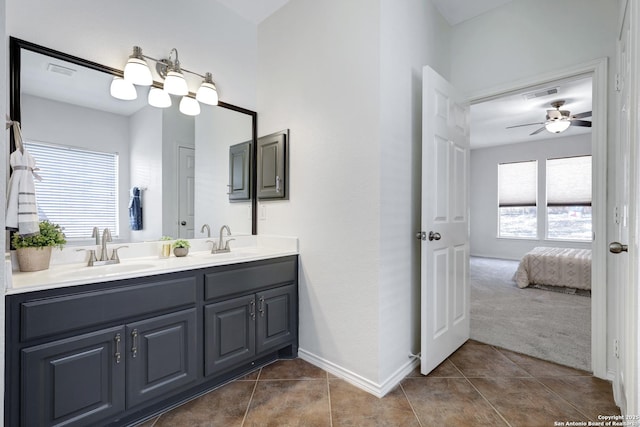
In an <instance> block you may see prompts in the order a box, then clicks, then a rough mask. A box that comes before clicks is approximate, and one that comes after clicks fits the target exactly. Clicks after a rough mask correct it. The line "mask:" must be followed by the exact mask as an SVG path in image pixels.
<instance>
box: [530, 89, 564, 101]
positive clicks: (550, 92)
mask: <svg viewBox="0 0 640 427" xmlns="http://www.w3.org/2000/svg"><path fill="white" fill-rule="evenodd" d="M556 93H558V88H557V87H553V88H550V89H543V90H538V91H535V92H529V93H525V94H523V95H522V97H523V98H524V99H525V101H528V100H530V99H535V98H542V97H543V96H550V95H555V94H556Z"/></svg>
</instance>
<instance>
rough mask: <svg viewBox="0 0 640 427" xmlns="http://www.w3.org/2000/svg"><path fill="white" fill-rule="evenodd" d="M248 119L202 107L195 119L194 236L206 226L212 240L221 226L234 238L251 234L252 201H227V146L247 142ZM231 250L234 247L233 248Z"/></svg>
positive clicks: (199, 235) (248, 138)
mask: <svg viewBox="0 0 640 427" xmlns="http://www.w3.org/2000/svg"><path fill="white" fill-rule="evenodd" d="M252 133H253V128H252V120H251V116H249V115H247V114H242V113H239V112H237V111H233V110H227V109H224V108H215V107H208V106H207V107H204V106H203V108H202V113H201V114H200V115H199V116H197V117H196V120H195V140H196V153H197V156H196V171H195V173H196V184H195V205H196V206H195V229H194V230H195V235H196V237H206V235H203V234H201V233H200V229H201V227H202V225H203V224H209V226H210V227H211V232H212V235H211V237H212V238H214V237H216V236H217V234H216V233H217V231H218V230H220V227H221V226H222V225H223V224H226V225H228V226H229V227H230V228H231V232H232V233H233V234H234V235H240V234H251V202H233V203H231V202H229V196H228V195H227V192H228V191H229V187H228V186H227V185H228V184H229V146H231V145H235V144H239V143H241V142H245V141H249V140H251V138H252ZM231 247H233V244H232V246H231Z"/></svg>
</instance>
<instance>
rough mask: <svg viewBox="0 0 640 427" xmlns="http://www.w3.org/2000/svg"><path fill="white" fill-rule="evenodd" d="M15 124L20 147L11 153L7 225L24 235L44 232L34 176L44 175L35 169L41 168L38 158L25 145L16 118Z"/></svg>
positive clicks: (13, 123)
mask: <svg viewBox="0 0 640 427" xmlns="http://www.w3.org/2000/svg"><path fill="white" fill-rule="evenodd" d="M11 125H12V126H13V138H14V142H15V145H16V151H14V152H13V153H11V157H9V164H10V165H11V169H12V170H13V173H12V174H11V178H10V179H9V190H8V193H7V211H6V228H7V229H9V230H18V233H20V234H21V235H23V236H29V235H33V234H38V233H39V232H40V225H39V220H38V208H37V205H36V187H35V184H34V182H33V178H34V176H35V177H36V178H37V179H38V180H40V177H39V176H38V175H37V174H36V173H35V172H34V171H35V170H37V168H36V161H35V159H34V158H33V157H32V156H31V154H29V152H28V151H27V150H25V149H24V147H23V145H22V133H21V132H20V123H18V122H12V123H11Z"/></svg>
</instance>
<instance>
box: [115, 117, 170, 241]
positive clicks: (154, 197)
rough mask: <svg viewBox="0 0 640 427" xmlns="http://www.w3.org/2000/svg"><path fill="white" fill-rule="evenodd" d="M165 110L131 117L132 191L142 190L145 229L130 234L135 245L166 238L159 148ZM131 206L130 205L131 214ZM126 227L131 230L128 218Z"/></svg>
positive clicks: (143, 225) (143, 227) (124, 225)
mask: <svg viewBox="0 0 640 427" xmlns="http://www.w3.org/2000/svg"><path fill="white" fill-rule="evenodd" d="M162 111H163V110H161V109H158V108H154V107H151V106H148V107H145V108H142V109H141V110H140V111H138V112H137V113H135V114H134V115H132V116H131V118H130V138H131V140H130V147H129V150H130V153H131V162H130V184H129V188H130V187H138V188H141V189H142V191H141V202H142V230H138V231H130V233H131V240H132V241H134V242H142V241H149V240H158V239H159V238H160V237H161V236H162V235H163V233H162V217H163V211H162V199H163V194H164V192H163V190H162V150H159V149H158V145H159V143H158V141H162ZM128 195H129V189H127V196H128ZM128 207H129V205H128V202H127V205H126V208H127V209H126V211H127V213H128V212H129V209H128ZM122 227H123V228H127V229H130V227H129V221H128V216H127V222H125V223H124V224H123V225H122Z"/></svg>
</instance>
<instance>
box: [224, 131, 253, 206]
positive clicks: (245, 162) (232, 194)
mask: <svg viewBox="0 0 640 427" xmlns="http://www.w3.org/2000/svg"><path fill="white" fill-rule="evenodd" d="M252 153H253V143H252V142H251V141H247V142H243V143H241V144H236V145H232V146H231V147H229V201H231V202H239V201H249V200H251V181H252V179H251V178H252V174H251V163H252V162H251V156H252Z"/></svg>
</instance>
